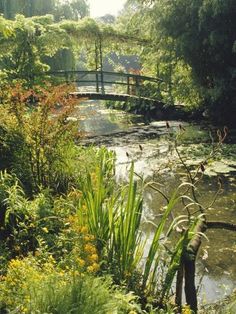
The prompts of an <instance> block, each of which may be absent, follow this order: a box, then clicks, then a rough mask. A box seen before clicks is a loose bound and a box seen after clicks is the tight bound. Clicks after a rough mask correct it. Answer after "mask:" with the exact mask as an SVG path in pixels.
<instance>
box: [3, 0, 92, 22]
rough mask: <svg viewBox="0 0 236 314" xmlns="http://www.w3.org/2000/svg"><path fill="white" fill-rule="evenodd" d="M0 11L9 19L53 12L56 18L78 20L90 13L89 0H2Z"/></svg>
mask: <svg viewBox="0 0 236 314" xmlns="http://www.w3.org/2000/svg"><path fill="white" fill-rule="evenodd" d="M0 13H2V14H3V15H4V17H5V18H7V19H13V18H14V17H15V15H16V14H23V15H24V16H26V17H31V16H36V15H45V14H53V15H54V17H55V19H56V20H58V21H59V20H62V19H69V20H76V21H77V20H78V19H81V18H83V17H85V16H88V15H89V5H88V3H87V0H66V1H61V0H0Z"/></svg>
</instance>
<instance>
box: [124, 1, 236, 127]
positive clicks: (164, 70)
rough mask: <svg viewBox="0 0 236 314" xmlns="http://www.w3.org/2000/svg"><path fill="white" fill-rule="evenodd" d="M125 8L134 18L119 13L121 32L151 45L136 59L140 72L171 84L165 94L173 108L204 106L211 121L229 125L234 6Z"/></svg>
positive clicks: (144, 4)
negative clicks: (140, 64)
mask: <svg viewBox="0 0 236 314" xmlns="http://www.w3.org/2000/svg"><path fill="white" fill-rule="evenodd" d="M128 4H129V6H130V7H129V6H127V9H128V10H130V11H131V12H132V10H133V11H134V13H133V14H132V15H131V14H129V15H128V16H126V15H125V13H124V15H123V17H122V18H121V19H120V20H121V22H123V24H122V25H123V27H125V25H124V24H125V23H126V24H128V27H127V29H128V30H129V31H130V32H131V33H136V32H137V31H139V32H140V33H143V34H147V35H148V36H149V37H150V39H151V41H152V46H149V47H146V48H145V49H144V50H143V54H142V59H143V63H144V70H145V72H146V71H149V72H150V71H151V72H152V73H156V75H157V76H161V77H162V78H165V79H166V80H167V81H169V82H170V81H171V82H172V83H173V85H170V86H169V93H170V97H172V99H173V100H174V101H175V103H176V102H177V103H178V102H181V103H184V104H188V105H191V106H192V107H196V106H199V105H204V106H205V108H207V109H208V111H209V113H210V115H211V117H213V118H214V119H215V120H216V121H218V122H220V121H221V122H223V121H224V120H225V121H228V122H229V123H234V121H233V120H232V116H234V115H235V106H234V103H235V88H234V85H235V50H234V47H235V35H234V31H233V30H234V29H235V26H236V25H235V19H234V18H233V17H234V16H235V13H236V12H235V3H234V1H233V0H227V1H220V0H206V1H200V0H199V1H198V0H196V1H190V2H189V1H187V0H177V1H165V0H163V1H155V0H154V1H142V0H140V1H136V0H133V1H132V0H131V1H128ZM130 15H131V17H130ZM122 19H123V20H122ZM140 19H141V20H142V21H143V20H145V23H146V25H147V27H143V24H142V23H140ZM140 26H141V27H140ZM163 96H164V95H163Z"/></svg>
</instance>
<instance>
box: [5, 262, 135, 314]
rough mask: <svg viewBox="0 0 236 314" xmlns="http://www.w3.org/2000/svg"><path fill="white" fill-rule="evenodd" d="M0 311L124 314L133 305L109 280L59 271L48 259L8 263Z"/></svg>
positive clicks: (131, 297)
mask: <svg viewBox="0 0 236 314" xmlns="http://www.w3.org/2000/svg"><path fill="white" fill-rule="evenodd" d="M0 285H1V291H2V293H1V299H0V300H1V301H0V302H1V308H2V310H3V308H4V307H5V308H6V309H8V310H16V311H20V312H21V313H61V314H64V313H104V314H107V313H110V312H111V313H113V312H115V313H127V312H128V311H129V310H131V309H132V308H133V307H134V306H135V305H132V303H133V301H134V300H135V298H134V297H133V296H132V295H131V294H124V293H122V292H121V291H119V290H118V289H115V288H114V287H112V282H111V280H110V279H109V278H94V277H91V276H85V275H84V274H81V273H78V272H75V271H69V270H68V271H62V270H60V269H59V268H57V267H56V266H55V262H54V260H53V259H52V258H49V259H48V261H47V262H45V263H41V264H40V263H39V262H37V260H36V259H35V258H33V257H28V258H25V259H23V260H19V259H15V260H11V262H10V263H9V267H8V272H7V274H6V277H5V278H4V281H3V282H1V284H0Z"/></svg>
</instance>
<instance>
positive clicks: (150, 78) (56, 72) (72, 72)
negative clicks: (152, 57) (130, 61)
mask: <svg viewBox="0 0 236 314" xmlns="http://www.w3.org/2000/svg"><path fill="white" fill-rule="evenodd" d="M101 73H103V75H112V76H120V77H122V76H123V77H127V78H135V79H139V80H144V81H152V82H156V83H159V82H163V83H168V82H166V81H165V80H163V79H161V78H155V77H151V76H145V75H138V74H133V73H124V72H110V71H102V72H101V71H96V70H90V71H85V70H81V71H76V70H68V71H63V70H59V71H49V72H46V74H48V75H64V76H65V75H70V74H88V75H89V74H101Z"/></svg>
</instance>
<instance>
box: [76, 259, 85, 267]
mask: <svg viewBox="0 0 236 314" xmlns="http://www.w3.org/2000/svg"><path fill="white" fill-rule="evenodd" d="M77 262H78V264H79V266H80V267H84V266H85V261H84V260H83V259H82V258H77Z"/></svg>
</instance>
